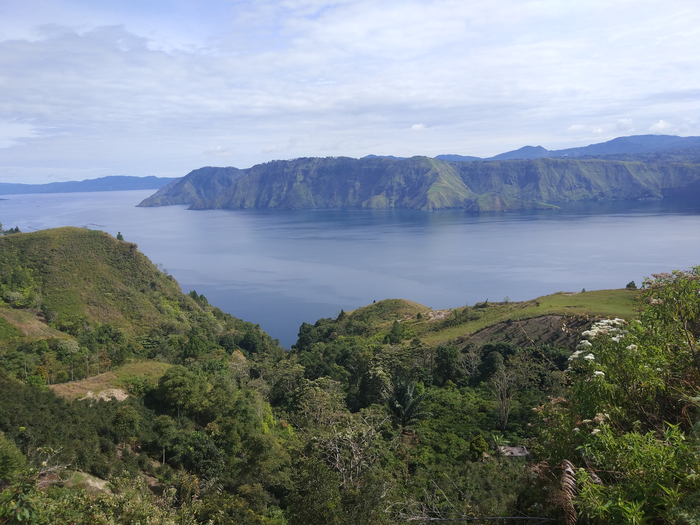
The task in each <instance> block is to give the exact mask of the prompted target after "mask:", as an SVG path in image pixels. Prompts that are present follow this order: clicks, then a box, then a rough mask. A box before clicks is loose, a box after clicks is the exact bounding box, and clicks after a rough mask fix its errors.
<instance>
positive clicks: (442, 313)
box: [426, 310, 452, 321]
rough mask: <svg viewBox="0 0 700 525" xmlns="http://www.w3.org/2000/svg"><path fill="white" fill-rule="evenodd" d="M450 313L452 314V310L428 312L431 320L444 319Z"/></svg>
mask: <svg viewBox="0 0 700 525" xmlns="http://www.w3.org/2000/svg"><path fill="white" fill-rule="evenodd" d="M450 315H452V310H433V311H432V312H428V313H427V314H426V316H427V317H428V320H429V321H441V320H442V319H447V318H448V317H449V316H450Z"/></svg>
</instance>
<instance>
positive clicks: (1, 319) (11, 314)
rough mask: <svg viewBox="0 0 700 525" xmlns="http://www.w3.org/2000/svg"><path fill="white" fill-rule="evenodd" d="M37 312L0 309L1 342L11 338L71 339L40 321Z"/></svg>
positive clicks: (7, 308)
mask: <svg viewBox="0 0 700 525" xmlns="http://www.w3.org/2000/svg"><path fill="white" fill-rule="evenodd" d="M37 314H38V312H37V311H36V310H15V309H12V308H9V307H0V340H2V339H9V338H15V337H17V338H26V339H27V340H31V339H46V338H49V337H61V338H64V339H66V338H69V337H70V336H68V335H66V334H64V333H63V332H59V331H58V330H55V329H53V328H51V327H49V326H47V325H46V324H44V323H43V322H41V321H40V320H39V318H38V317H37Z"/></svg>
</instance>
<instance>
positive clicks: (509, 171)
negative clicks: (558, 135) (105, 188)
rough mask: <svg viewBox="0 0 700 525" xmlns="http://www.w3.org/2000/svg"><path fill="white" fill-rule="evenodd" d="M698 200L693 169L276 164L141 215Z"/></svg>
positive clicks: (229, 175)
mask: <svg viewBox="0 0 700 525" xmlns="http://www.w3.org/2000/svg"><path fill="white" fill-rule="evenodd" d="M650 160H651V159H650ZM699 192H700V164H698V163H697V159H696V162H688V161H673V160H669V161H665V162H661V161H659V160H658V159H656V160H655V161H647V162H639V161H630V160H609V159H605V160H603V159H573V158H558V159H551V158H538V159H530V160H502V161H489V162H447V161H443V160H438V159H431V158H428V157H413V158H410V159H403V160H396V159H389V158H380V157H374V158H364V159H352V158H348V157H332V158H301V159H293V160H280V161H273V162H268V163H265V164H259V165H256V166H253V167H252V168H249V169H247V170H236V169H235V168H202V169H200V170H195V171H193V172H192V173H190V174H188V175H187V176H185V177H183V178H182V179H179V180H178V181H176V182H173V183H171V184H170V185H168V186H166V187H165V188H162V189H161V190H159V191H158V192H157V193H156V194H155V195H153V196H152V197H149V198H148V199H146V200H144V201H143V202H142V203H141V204H140V206H162V205H167V204H190V205H191V206H190V208H191V209H211V208H306V209H310V208H362V209H380V208H410V209H419V210H439V209H446V208H456V209H465V210H467V211H470V212H489V211H506V210H523V209H556V206H555V204H557V203H562V202H571V201H585V200H600V199H608V200H624V199H661V198H664V197H674V198H678V197H684V198H689V197H693V196H697V195H699V194H700V193H699Z"/></svg>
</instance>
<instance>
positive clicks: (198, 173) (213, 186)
mask: <svg viewBox="0 0 700 525" xmlns="http://www.w3.org/2000/svg"><path fill="white" fill-rule="evenodd" d="M244 174H245V171H244V170H239V169H238V168H212V167H206V168H199V169H197V170H193V171H191V172H189V173H188V174H187V175H185V176H184V177H181V178H179V179H175V180H174V181H172V182H171V183H170V184H168V185H166V186H163V187H162V188H161V189H159V190H158V191H157V192H155V193H154V194H153V195H151V196H150V197H148V198H147V199H144V200H143V201H142V202H141V203H140V204H139V205H138V206H140V207H144V208H145V207H150V206H170V205H173V204H194V203H195V202H198V201H200V200H204V201H207V200H213V199H215V198H216V197H217V196H219V195H221V193H223V192H224V191H226V189H228V188H229V187H230V186H231V184H233V182H234V181H236V180H237V179H239V178H240V177H241V176H243V175H244Z"/></svg>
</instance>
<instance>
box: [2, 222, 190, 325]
mask: <svg viewBox="0 0 700 525" xmlns="http://www.w3.org/2000/svg"><path fill="white" fill-rule="evenodd" d="M0 251H2V252H6V253H11V254H12V255H14V256H15V257H17V259H18V260H19V262H20V264H21V265H22V266H24V267H30V268H33V269H34V270H35V272H36V274H37V275H38V277H39V278H40V280H41V295H42V301H43V307H44V310H45V311H48V312H50V315H51V316H55V319H56V320H57V321H62V320H67V319H70V318H74V317H75V316H76V315H80V316H84V317H86V318H87V319H88V320H90V321H97V322H101V323H104V322H110V323H113V324H115V325H116V326H119V327H121V328H123V329H125V330H126V331H127V332H130V333H143V332H146V331H148V330H149V329H150V328H151V327H152V326H155V325H158V324H160V323H163V322H179V321H178V315H177V314H178V311H179V310H180V309H181V308H183V307H186V308H188V309H193V310H194V309H197V308H198V307H197V305H196V304H195V302H194V301H192V300H191V299H190V298H189V297H187V296H184V295H183V294H182V292H181V290H180V287H179V286H178V284H177V282H175V281H174V280H173V279H172V278H170V277H168V276H166V275H164V274H162V273H161V272H160V271H158V269H157V268H156V267H155V266H154V265H153V264H152V263H151V262H150V261H149V260H148V258H147V257H146V256H145V255H143V254H141V253H140V252H139V251H138V247H137V246H136V245H135V244H132V243H128V242H123V241H117V240H116V239H114V238H113V237H112V236H110V235H109V234H107V233H104V232H101V231H94V230H86V229H82V228H56V229H52V230H42V231H39V232H34V233H25V234H16V235H11V236H6V237H0Z"/></svg>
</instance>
